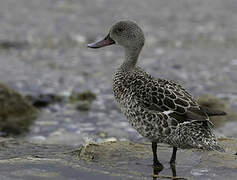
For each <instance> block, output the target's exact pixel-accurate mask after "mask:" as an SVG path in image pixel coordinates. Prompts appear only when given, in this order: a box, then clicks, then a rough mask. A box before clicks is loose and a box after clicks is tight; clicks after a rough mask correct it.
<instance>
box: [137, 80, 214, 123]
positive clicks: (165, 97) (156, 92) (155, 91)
mask: <svg viewBox="0 0 237 180" xmlns="http://www.w3.org/2000/svg"><path fill="white" fill-rule="evenodd" d="M142 88H143V90H142V92H143V93H142V94H141V95H140V94H139V93H135V95H136V96H137V97H136V99H137V100H138V101H139V103H140V104H142V106H143V107H144V108H146V109H148V110H151V111H157V112H163V113H165V114H167V115H168V116H170V117H172V118H175V119H176V120H178V121H179V123H183V122H187V121H188V122H192V121H203V122H209V123H208V124H211V122H210V121H209V118H208V115H207V113H206V112H205V111H204V110H203V109H202V108H201V106H200V105H199V104H198V103H197V101H196V100H195V99H194V98H193V97H192V96H191V95H190V94H189V93H188V92H187V91H186V90H185V89H183V88H182V86H181V85H179V84H177V83H174V82H171V81H167V80H160V79H157V80H154V79H153V80H151V82H149V83H146V85H144V86H143V87H142Z"/></svg>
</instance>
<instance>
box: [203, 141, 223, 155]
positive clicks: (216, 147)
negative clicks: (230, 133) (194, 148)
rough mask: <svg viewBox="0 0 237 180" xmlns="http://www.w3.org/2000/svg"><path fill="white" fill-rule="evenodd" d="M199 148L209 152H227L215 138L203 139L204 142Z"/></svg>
mask: <svg viewBox="0 0 237 180" xmlns="http://www.w3.org/2000/svg"><path fill="white" fill-rule="evenodd" d="M199 148H200V149H205V150H209V151H219V152H225V149H224V148H223V147H222V146H221V145H220V144H219V143H218V142H217V141H216V139H213V138H208V139H206V138H205V139H203V140H202V142H200V143H199Z"/></svg>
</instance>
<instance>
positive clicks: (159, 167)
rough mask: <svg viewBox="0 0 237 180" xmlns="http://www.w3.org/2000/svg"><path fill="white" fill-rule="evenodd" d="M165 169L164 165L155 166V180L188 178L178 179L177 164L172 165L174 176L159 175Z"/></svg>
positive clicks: (184, 179)
mask: <svg viewBox="0 0 237 180" xmlns="http://www.w3.org/2000/svg"><path fill="white" fill-rule="evenodd" d="M163 169H164V167H163V165H162V164H161V165H159V166H153V180H158V179H175V180H181V179H182V180H186V178H183V177H178V176H177V174H176V167H175V164H170V169H171V171H172V176H168V175H159V173H160V172H161V171H162V170H163Z"/></svg>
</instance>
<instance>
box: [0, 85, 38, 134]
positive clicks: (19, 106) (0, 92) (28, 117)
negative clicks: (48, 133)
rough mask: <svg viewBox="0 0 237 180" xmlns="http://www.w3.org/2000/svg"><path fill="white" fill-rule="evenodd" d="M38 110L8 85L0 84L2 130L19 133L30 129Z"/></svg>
mask: <svg viewBox="0 0 237 180" xmlns="http://www.w3.org/2000/svg"><path fill="white" fill-rule="evenodd" d="M36 115H37V110H36V109H35V108H34V107H33V106H32V105H31V104H30V103H29V102H28V100H27V99H26V98H25V97H24V96H22V95H21V94H19V93H18V92H16V91H15V90H13V89H11V88H8V87H7V86H5V85H3V84H0V131H1V132H4V133H6V134H7V135H8V134H13V135H17V134H20V133H23V132H25V131H27V130H28V128H29V126H30V125H31V124H32V122H33V120H34V119H35V117H36Z"/></svg>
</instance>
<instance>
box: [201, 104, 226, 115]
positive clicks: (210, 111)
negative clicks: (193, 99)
mask: <svg viewBox="0 0 237 180" xmlns="http://www.w3.org/2000/svg"><path fill="white" fill-rule="evenodd" d="M201 108H202V110H203V111H204V112H205V113H206V114H207V115H208V116H225V115H226V112H224V111H220V110H216V109H211V108H208V107H205V106H201Z"/></svg>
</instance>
